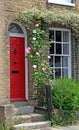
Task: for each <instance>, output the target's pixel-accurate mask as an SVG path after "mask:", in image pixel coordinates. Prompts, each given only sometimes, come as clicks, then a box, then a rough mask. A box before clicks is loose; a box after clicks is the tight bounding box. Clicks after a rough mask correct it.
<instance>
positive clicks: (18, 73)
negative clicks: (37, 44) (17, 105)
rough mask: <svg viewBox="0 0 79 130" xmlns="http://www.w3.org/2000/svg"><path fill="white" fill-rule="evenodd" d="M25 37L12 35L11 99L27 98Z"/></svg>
mask: <svg viewBox="0 0 79 130" xmlns="http://www.w3.org/2000/svg"><path fill="white" fill-rule="evenodd" d="M24 45H25V44H24V38H23V37H10V99H11V100H25V51H24V50H25V46H24Z"/></svg>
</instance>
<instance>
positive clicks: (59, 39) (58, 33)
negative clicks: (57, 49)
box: [56, 31, 61, 42]
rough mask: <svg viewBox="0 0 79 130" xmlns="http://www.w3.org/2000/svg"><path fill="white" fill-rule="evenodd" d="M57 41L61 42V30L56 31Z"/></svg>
mask: <svg viewBox="0 0 79 130" xmlns="http://www.w3.org/2000/svg"><path fill="white" fill-rule="evenodd" d="M56 41H57V42H61V31H56Z"/></svg>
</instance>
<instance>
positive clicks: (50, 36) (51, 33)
mask: <svg viewBox="0 0 79 130" xmlns="http://www.w3.org/2000/svg"><path fill="white" fill-rule="evenodd" d="M49 41H54V31H53V30H49Z"/></svg>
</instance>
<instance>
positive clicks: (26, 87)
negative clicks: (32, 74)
mask: <svg viewBox="0 0 79 130" xmlns="http://www.w3.org/2000/svg"><path fill="white" fill-rule="evenodd" d="M9 37H23V38H24V39H25V42H24V44H25V48H26V47H27V33H26V35H25V34H21V33H9ZM24 51H25V50H24ZM10 87H11V86H10ZM25 98H26V100H28V60H27V58H25Z"/></svg>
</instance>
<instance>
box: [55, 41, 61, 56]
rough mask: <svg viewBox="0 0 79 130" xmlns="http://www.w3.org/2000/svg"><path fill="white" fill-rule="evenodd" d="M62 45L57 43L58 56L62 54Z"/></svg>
mask: <svg viewBox="0 0 79 130" xmlns="http://www.w3.org/2000/svg"><path fill="white" fill-rule="evenodd" d="M61 47H62V46H61V44H59V43H56V54H62V48H61Z"/></svg>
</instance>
